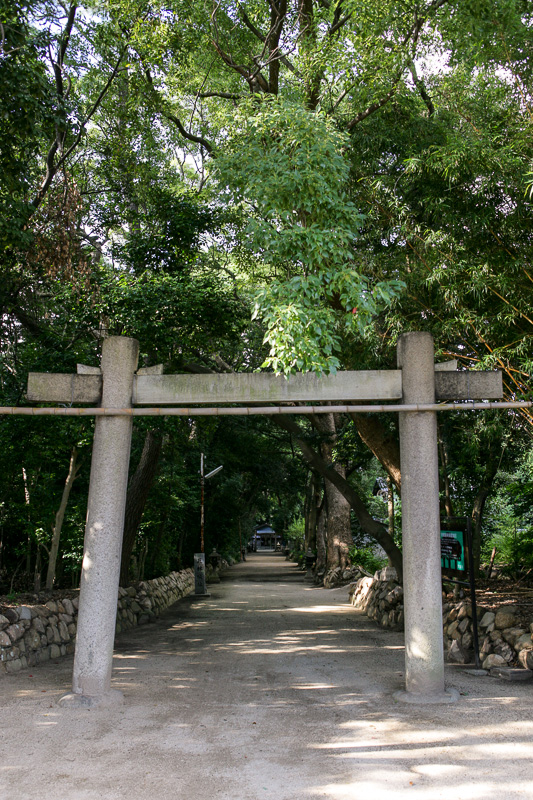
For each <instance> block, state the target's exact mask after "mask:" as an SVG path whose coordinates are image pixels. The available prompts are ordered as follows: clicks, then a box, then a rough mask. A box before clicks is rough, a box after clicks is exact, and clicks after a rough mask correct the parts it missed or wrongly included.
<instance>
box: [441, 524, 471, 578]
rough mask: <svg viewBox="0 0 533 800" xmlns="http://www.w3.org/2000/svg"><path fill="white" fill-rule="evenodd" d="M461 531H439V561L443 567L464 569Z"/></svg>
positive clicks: (464, 561)
mask: <svg viewBox="0 0 533 800" xmlns="http://www.w3.org/2000/svg"><path fill="white" fill-rule="evenodd" d="M464 540H465V535H464V533H463V531H447V530H444V531H441V532H440V563H441V566H442V568H443V569H456V570H465V569H466V559H465V541H464Z"/></svg>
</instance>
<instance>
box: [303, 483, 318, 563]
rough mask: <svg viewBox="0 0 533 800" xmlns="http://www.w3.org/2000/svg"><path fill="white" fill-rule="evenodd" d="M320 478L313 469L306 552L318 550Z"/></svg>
mask: <svg viewBox="0 0 533 800" xmlns="http://www.w3.org/2000/svg"><path fill="white" fill-rule="evenodd" d="M320 483H321V481H320V478H319V477H318V475H317V474H316V472H315V471H314V470H312V471H311V475H310V479H309V485H308V492H307V498H306V500H307V504H306V505H307V507H306V519H305V552H307V550H309V548H310V549H311V550H313V552H314V551H315V550H316V526H317V519H318V508H319V505H320Z"/></svg>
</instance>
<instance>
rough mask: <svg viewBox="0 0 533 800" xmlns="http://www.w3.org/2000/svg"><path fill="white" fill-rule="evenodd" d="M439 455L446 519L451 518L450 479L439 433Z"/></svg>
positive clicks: (445, 453) (444, 448)
mask: <svg viewBox="0 0 533 800" xmlns="http://www.w3.org/2000/svg"><path fill="white" fill-rule="evenodd" d="M439 455H440V463H441V466H442V483H443V486H444V510H445V511H446V516H447V517H453V516H454V511H453V503H452V496H451V492H450V479H449V478H448V466H449V465H448V453H447V451H446V446H445V444H444V442H443V440H442V437H441V435H440V431H439Z"/></svg>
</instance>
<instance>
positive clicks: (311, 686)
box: [291, 683, 340, 691]
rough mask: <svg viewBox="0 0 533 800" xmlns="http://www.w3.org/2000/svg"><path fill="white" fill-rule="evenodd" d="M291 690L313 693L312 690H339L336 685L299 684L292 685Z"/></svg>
mask: <svg viewBox="0 0 533 800" xmlns="http://www.w3.org/2000/svg"><path fill="white" fill-rule="evenodd" d="M291 688H292V689H298V690H300V691H313V690H314V689H340V686H339V685H338V684H336V683H304V684H301V683H299V684H293V686H292V687H291Z"/></svg>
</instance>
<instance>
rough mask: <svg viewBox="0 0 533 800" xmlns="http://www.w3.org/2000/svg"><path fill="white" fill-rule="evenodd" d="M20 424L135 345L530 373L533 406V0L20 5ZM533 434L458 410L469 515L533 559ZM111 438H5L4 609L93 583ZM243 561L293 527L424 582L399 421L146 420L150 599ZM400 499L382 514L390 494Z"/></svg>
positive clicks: (242, 361) (214, 355) (516, 420)
mask: <svg viewBox="0 0 533 800" xmlns="http://www.w3.org/2000/svg"><path fill="white" fill-rule="evenodd" d="M0 21H1V24H0V159H1V163H0V253H1V269H0V303H1V318H0V325H1V344H0V361H1V365H0V366H1V369H0V380H1V384H0V394H1V397H0V405H2V406H12V405H21V404H24V403H25V397H24V393H25V387H26V381H27V375H28V372H30V371H50V372H75V371H76V364H77V363H83V364H88V365H92V366H96V365H97V364H98V362H99V354H100V350H101V343H102V340H103V338H104V337H106V336H108V335H120V334H123V335H127V336H133V337H136V338H138V340H139V342H140V345H141V354H142V357H141V363H142V365H143V366H153V365H156V364H163V365H164V369H165V372H205V371H213V372H221V371H222V372H225V371H254V370H259V369H262V370H274V371H276V372H278V373H285V374H289V373H291V372H293V371H296V370H303V371H308V370H311V371H314V372H317V373H318V374H322V373H329V372H334V371H335V370H337V369H364V368H374V369H375V368H390V367H394V366H395V346H396V341H397V338H398V336H399V335H400V334H401V333H402V332H404V331H409V330H425V331H430V332H431V333H432V334H433V336H434V339H435V344H436V350H437V360H439V361H446V360H450V359H457V360H458V362H459V364H460V368H469V369H493V368H498V369H500V370H502V372H503V378H504V386H505V393H506V398H507V399H519V400H520V399H530V396H531V395H530V388H529V381H530V375H531V369H532V347H531V346H532V334H533V322H532V319H533V316H532V315H533V304H532V302H531V298H532V288H533V271H532V266H531V255H532V249H533V239H532V234H533V216H532V195H533V144H532V143H533V138H532V129H533V91H532V86H533V9H532V7H531V4H530V3H529V2H527V0H431V1H429V0H402V1H401V2H400V0H383V2H381V3H379V4H378V3H375V2H373V0H337V1H336V0H249V1H248V0H247V1H246V2H242V3H241V2H233V1H232V0H218V1H217V2H207V0H206V1H205V2H204V1H203V0H200V1H199V2H192V0H169V2H166V3H160V2H158V1H157V0H156V2H150V1H149V0H127V1H126V0H112V2H111V1H110V2H106V1H102V2H99V1H98V0H95V2H83V3H71V4H69V3H68V2H65V3H63V2H58V0H44V2H33V1H32V0H21V1H19V0H0ZM532 431H533V416H532V414H531V412H530V411H529V410H509V411H486V412H480V413H478V414H476V415H474V414H466V413H465V414H461V415H459V414H448V415H441V416H440V417H439V452H440V469H441V478H442V508H443V514H444V513H446V514H448V515H451V514H456V515H467V516H470V517H471V518H472V520H473V525H474V533H475V543H476V555H477V562H478V566H479V565H481V563H482V562H483V561H487V560H488V558H489V557H490V554H491V552H492V551H493V549H494V548H496V553H497V561H500V562H501V563H502V564H505V565H506V569H507V570H508V571H509V573H510V574H512V575H513V576H515V577H516V576H519V575H524V574H526V573H527V572H528V570H530V569H531V568H533V511H532V505H533V478H532V466H533V449H532V438H531V436H532ZM91 440H92V423H91V421H89V420H88V419H84V420H74V419H69V420H66V419H55V418H40V419H26V418H24V419H20V418H15V417H5V416H3V417H0V446H1V450H2V470H1V471H0V592H4V593H8V592H16V591H20V590H22V589H28V588H30V587H34V588H35V590H38V589H39V588H40V587H41V586H44V585H46V586H48V588H51V587H52V586H67V587H70V586H72V587H74V586H77V583H78V579H79V572H80V567H81V553H82V546H83V529H84V520H85V514H86V498H87V488H88V475H89V466H90V448H91ZM200 453H205V456H206V463H207V469H212V468H214V467H216V466H218V465H219V464H223V465H224V469H223V471H222V472H221V473H219V474H218V475H217V476H216V477H215V478H213V479H212V481H210V482H208V484H207V487H206V489H207V491H206V549H207V550H210V549H211V548H212V547H216V548H218V550H219V551H220V552H222V553H223V554H224V555H226V556H232V557H238V554H239V552H240V548H241V543H242V542H243V541H244V542H246V541H247V540H248V538H249V537H250V535H251V532H252V530H253V528H254V526H255V525H257V524H258V523H261V522H263V521H268V522H269V523H270V524H272V526H273V527H274V528H275V529H276V530H277V531H278V532H281V533H282V534H283V535H284V537H285V539H286V540H289V539H290V540H291V541H292V542H293V543H296V544H298V545H299V547H300V549H301V550H302V551H303V552H305V550H307V548H308V547H311V549H312V550H313V551H314V553H315V554H316V559H317V574H318V576H319V577H323V576H324V574H325V573H326V572H327V571H329V570H331V569H334V568H338V567H340V568H341V569H342V568H344V567H345V566H347V565H348V564H349V563H350V561H351V560H353V559H355V560H358V561H363V562H364V563H366V564H367V565H369V566H370V567H372V566H374V565H375V563H376V557H375V553H374V552H373V551H372V550H371V549H370V550H369V546H370V545H372V543H375V542H379V544H380V545H381V547H382V548H383V550H384V551H385V553H386V555H387V556H388V558H389V561H390V563H392V564H395V565H396V566H397V567H398V568H400V564H401V561H400V558H401V534H400V530H401V527H400V525H401V500H400V497H401V473H400V467H399V453H398V441H397V420H396V419H394V418H393V416H392V415H387V416H385V415H384V416H383V417H380V416H379V415H376V414H369V415H367V416H364V415H357V416H356V415H353V416H340V415H334V414H330V415H324V416H323V417H322V416H321V417H320V418H316V419H311V420H302V419H300V418H297V417H294V418H290V419H289V418H288V417H284V418H283V419H282V418H276V419H274V418H272V419H269V418H257V419H255V418H253V417H247V418H244V417H243V418H237V417H235V418H210V419H207V418H204V419H195V420H194V421H193V420H185V419H178V418H172V419H170V418H167V419H157V420H153V419H150V421H148V420H142V421H141V420H138V421H136V422H135V427H134V439H133V447H132V460H131V479H130V488H129V492H128V503H127V510H126V524H125V534H124V549H123V564H122V575H121V580H122V583H123V584H124V583H126V582H128V581H130V580H137V579H139V578H150V577H153V576H155V575H160V574H163V573H166V572H168V571H169V570H171V569H176V568H179V567H181V566H184V565H189V564H190V563H191V560H192V554H193V553H194V552H195V550H197V549H198V543H199V518H200V509H199V506H200V491H199V467H200ZM378 478H380V479H381V489H382V491H381V492H380V493H379V494H373V491H374V490H375V487H376V479H378Z"/></svg>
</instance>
